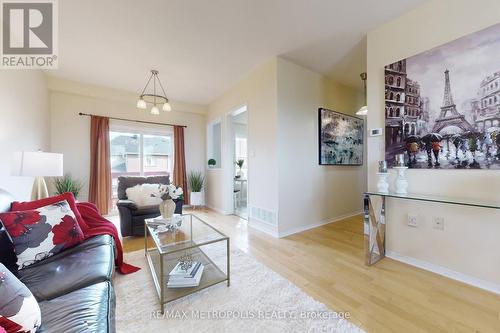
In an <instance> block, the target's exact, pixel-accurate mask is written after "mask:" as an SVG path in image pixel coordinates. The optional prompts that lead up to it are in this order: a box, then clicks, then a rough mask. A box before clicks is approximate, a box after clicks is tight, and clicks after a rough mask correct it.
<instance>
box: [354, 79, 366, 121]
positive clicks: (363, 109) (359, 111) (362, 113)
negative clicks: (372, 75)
mask: <svg viewBox="0 0 500 333" xmlns="http://www.w3.org/2000/svg"><path fill="white" fill-rule="evenodd" d="M360 76H361V80H363V88H364V97H365V105H363V106H362V107H361V108H360V109H359V110H358V111H357V112H356V114H357V115H358V116H366V115H367V114H368V106H367V102H366V73H361V75H360Z"/></svg>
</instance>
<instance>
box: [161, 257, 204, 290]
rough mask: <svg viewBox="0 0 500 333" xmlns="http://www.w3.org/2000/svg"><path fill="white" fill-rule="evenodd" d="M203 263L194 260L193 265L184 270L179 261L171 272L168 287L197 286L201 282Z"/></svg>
mask: <svg viewBox="0 0 500 333" xmlns="http://www.w3.org/2000/svg"><path fill="white" fill-rule="evenodd" d="M203 268H204V266H203V264H202V263H200V262H194V263H193V265H192V266H191V267H190V268H189V269H188V270H187V271H185V270H183V269H182V268H181V267H180V263H178V264H177V265H176V266H175V267H174V269H173V270H172V271H171V272H170V273H169V278H168V283H167V287H168V288H186V287H196V286H198V285H199V284H200V280H201V275H202V274H203Z"/></svg>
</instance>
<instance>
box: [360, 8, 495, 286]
mask: <svg viewBox="0 0 500 333" xmlns="http://www.w3.org/2000/svg"><path fill="white" fill-rule="evenodd" d="M499 22H500V2H499V1H497V0H480V1H470V0H434V1H429V2H426V3H425V4H424V5H422V6H420V7H418V8H416V9H415V10H413V11H411V12H409V13H407V14H406V15H403V16H401V17H399V18H398V19H396V20H394V21H392V22H389V23H387V24H385V25H383V26H381V27H379V28H377V29H375V30H373V31H371V32H370V33H369V34H368V58H367V59H368V107H369V114H368V125H369V126H368V127H369V128H376V127H384V65H387V64H390V63H392V62H394V61H397V60H400V59H403V58H406V57H409V56H412V55H415V54H417V53H420V52H423V51H426V50H428V49H430V48H433V47H435V46H439V45H441V44H444V43H447V42H449V41H451V40H453V39H456V38H458V37H461V36H464V35H467V34H469V33H472V32H475V31H478V30H481V29H483V28H486V27H488V26H490V25H493V24H496V23H499ZM492 56H493V57H497V56H498V55H492ZM499 64H500V63H499ZM499 70H500V66H499ZM383 138H384V137H383V136H380V137H370V138H368V151H369V158H368V163H369V169H368V180H369V181H368V186H369V188H370V189H372V190H373V189H375V188H376V181H377V180H376V170H377V161H378V160H382V159H383V158H384V155H383V152H384V139H383ZM499 176H500V174H499V173H498V171H489V170H409V172H408V180H409V190H410V191H411V192H416V193H431V194H441V195H449V196H455V197H462V198H474V199H489V200H495V201H498V200H500V195H499V192H498V188H499V187H500V177H499ZM392 177H394V174H393V173H392ZM387 212H388V217H387V249H388V250H389V251H391V252H392V255H393V256H402V257H400V258H402V259H403V260H406V261H409V262H412V263H414V264H418V265H421V266H422V267H426V268H432V269H434V270H435V271H437V272H440V273H445V274H449V275H451V276H454V277H458V278H461V279H462V280H466V281H468V282H471V283H475V284H477V285H480V286H482V287H486V288H489V289H491V290H496V291H497V292H500V242H499V241H498V235H500V223H499V217H500V213H498V212H497V211H494V210H488V209H477V208H461V207H458V206H446V205H436V204H433V205H430V204H417V203H413V202H411V203H410V202H402V201H401V200H399V201H398V200H389V202H388V207H387ZM407 213H412V214H413V213H414V214H417V216H418V219H419V223H420V225H419V227H418V228H409V227H407V226H406V214H407ZM434 216H442V217H444V218H445V230H444V231H437V230H434V229H433V228H432V219H433V217H434Z"/></svg>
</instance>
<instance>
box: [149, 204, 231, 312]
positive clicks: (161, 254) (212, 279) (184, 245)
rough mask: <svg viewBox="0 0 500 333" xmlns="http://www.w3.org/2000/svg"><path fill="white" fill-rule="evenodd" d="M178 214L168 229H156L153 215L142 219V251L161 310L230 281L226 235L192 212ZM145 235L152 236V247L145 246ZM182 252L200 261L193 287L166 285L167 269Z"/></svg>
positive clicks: (174, 264) (172, 266)
mask: <svg viewBox="0 0 500 333" xmlns="http://www.w3.org/2000/svg"><path fill="white" fill-rule="evenodd" d="M178 218H179V220H178V223H176V224H175V227H173V228H170V230H168V231H159V229H158V223H157V222H155V221H154V219H146V220H145V223H144V229H145V230H144V252H145V255H146V258H147V260H148V264H149V268H150V271H151V275H152V277H153V281H154V284H155V287H156V292H157V293H158V298H159V300H160V306H161V312H162V313H163V312H164V309H165V304H166V303H168V302H171V301H174V300H176V299H179V298H181V297H184V296H187V295H190V294H193V293H195V292H197V291H199V290H202V289H205V288H208V287H210V286H213V285H215V284H217V283H221V282H224V281H227V286H229V284H230V278H229V272H230V267H229V266H230V262H229V253H230V251H229V237H227V236H226V235H224V234H223V233H222V232H220V231H218V230H217V229H215V228H214V227H212V226H211V225H210V224H208V223H206V222H205V221H203V220H202V219H200V218H199V217H197V216H195V215H192V214H185V215H182V216H179V217H178ZM148 235H150V236H151V238H152V239H153V243H154V244H152V245H154V246H152V248H149V245H150V244H149V241H148ZM186 256H190V257H191V258H192V260H193V261H199V262H201V263H202V264H203V266H204V269H203V274H202V276H201V280H200V284H199V285H198V286H196V287H184V288H168V287H167V283H168V280H169V273H170V271H171V270H172V269H173V268H174V267H175V266H176V265H177V263H178V262H179V261H180V259H181V258H182V257H186Z"/></svg>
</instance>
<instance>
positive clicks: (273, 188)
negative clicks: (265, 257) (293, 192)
mask: <svg viewBox="0 0 500 333" xmlns="http://www.w3.org/2000/svg"><path fill="white" fill-rule="evenodd" d="M276 66H277V60H276V59H273V60H271V61H268V62H266V63H265V64H262V65H261V66H259V67H258V68H257V69H255V71H253V72H252V73H251V74H250V75H249V76H248V77H246V78H245V79H243V80H242V81H241V82H239V83H238V84H236V85H235V86H234V87H232V88H231V89H229V90H228V91H227V92H226V93H224V94H223V95H222V96H220V97H219V98H217V99H216V100H215V101H214V102H213V103H211V104H210V105H209V112H208V117H207V120H208V121H212V120H214V119H219V118H220V119H222V142H223V157H222V165H223V166H224V168H223V169H209V170H208V174H207V191H208V195H207V204H208V205H209V206H211V207H212V208H215V209H217V210H219V211H223V212H229V211H231V210H232V207H230V202H228V201H227V200H225V198H226V196H225V191H226V190H227V191H229V189H230V185H229V184H227V181H228V178H227V174H226V177H225V176H224V175H225V173H224V172H225V171H227V169H228V168H234V166H233V164H232V161H229V163H227V162H228V161H226V160H225V156H232V154H231V155H230V154H229V153H230V152H229V151H228V146H229V145H228V144H227V137H228V135H227V133H226V131H227V119H226V115H227V113H229V112H231V111H234V110H236V109H237V108H239V107H241V106H243V105H246V106H247V109H248V153H249V161H248V165H249V168H250V170H249V174H248V179H249V181H248V191H249V193H248V202H249V206H251V207H258V208H261V209H265V210H267V211H269V212H271V213H274V214H276V213H277V211H278V162H277V160H276V156H277V111H276V110H277V108H276V103H277V100H276ZM252 223H258V221H256V220H253V219H252V218H251V219H250V224H252ZM266 227H269V228H270V230H271V231H272V232H277V225H274V226H266Z"/></svg>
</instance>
